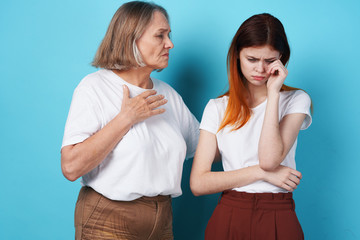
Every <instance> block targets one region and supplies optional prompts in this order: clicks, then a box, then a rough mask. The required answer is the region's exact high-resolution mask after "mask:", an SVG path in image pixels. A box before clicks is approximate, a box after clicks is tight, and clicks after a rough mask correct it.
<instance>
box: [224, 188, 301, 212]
mask: <svg viewBox="0 0 360 240" xmlns="http://www.w3.org/2000/svg"><path fill="white" fill-rule="evenodd" d="M219 204H224V205H228V206H231V207H234V208H242V209H273V210H281V209H292V210H295V202H294V200H293V198H292V193H247V192H237V191H234V190H226V191H224V192H223V193H222V195H221V200H220V203H219Z"/></svg>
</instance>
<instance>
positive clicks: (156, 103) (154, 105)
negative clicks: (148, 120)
mask: <svg viewBox="0 0 360 240" xmlns="http://www.w3.org/2000/svg"><path fill="white" fill-rule="evenodd" d="M166 103H167V100H166V99H159V100H156V101H154V102H152V103H151V104H149V108H150V109H154V108H158V107H160V106H162V105H164V104H166Z"/></svg>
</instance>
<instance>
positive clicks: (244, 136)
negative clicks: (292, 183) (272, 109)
mask: <svg viewBox="0 0 360 240" xmlns="http://www.w3.org/2000/svg"><path fill="white" fill-rule="evenodd" d="M228 100H229V97H228V96H224V97H221V98H217V99H211V100H210V101H209V103H208V104H207V106H206V108H205V110H204V113H203V117H202V121H201V124H200V129H204V130H206V131H208V132H211V133H213V134H216V139H217V143H218V148H219V151H220V154H221V157H222V164H223V168H224V171H231V170H237V169H241V168H246V167H249V166H253V165H257V164H259V158H258V144H259V140H260V134H261V129H262V125H263V121H264V116H265V109H266V104H267V100H265V101H264V102H263V103H261V104H260V105H258V106H256V107H255V108H252V109H251V110H252V115H251V118H250V120H249V121H248V122H247V123H246V124H245V125H244V126H243V127H242V128H240V129H239V130H236V131H231V129H232V127H229V126H226V127H225V128H223V129H221V131H219V132H217V131H218V129H219V127H220V123H221V121H222V119H223V117H224V113H225V110H226V107H227V104H228ZM310 105H311V100H310V97H309V95H308V94H306V93H305V92H304V91H301V90H296V91H283V92H280V100H279V121H281V119H282V118H283V117H284V116H285V115H287V114H291V113H304V114H306V118H305V120H304V122H303V124H302V126H301V129H306V128H308V127H309V126H310V124H311V115H310ZM296 145H297V139H296V140H295V142H294V145H293V146H292V147H291V149H290V151H289V153H288V154H287V155H286V157H285V159H284V161H283V162H282V163H281V165H284V166H287V167H290V168H293V169H296V165H295V150H296ZM233 190H236V191H242V192H250V193H262V192H273V193H277V192H286V190H285V189H282V188H279V187H277V186H275V185H272V184H270V183H268V182H265V181H257V182H254V183H252V184H249V185H246V186H243V187H240V188H234V189H233Z"/></svg>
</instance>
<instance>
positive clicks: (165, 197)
mask: <svg viewBox="0 0 360 240" xmlns="http://www.w3.org/2000/svg"><path fill="white" fill-rule="evenodd" d="M82 189H84V190H85V191H88V192H89V193H90V194H95V195H99V196H102V197H104V198H107V197H105V196H103V195H102V194H100V193H98V192H97V191H95V190H94V189H93V188H92V187H89V186H83V187H82ZM109 200H111V199H109ZM170 200H171V196H170V195H157V196H153V197H149V196H142V197H140V198H137V199H134V200H132V201H134V202H135V201H144V202H166V201H170ZM111 201H118V200H111ZM120 202H123V201H120ZM126 202H127V201H126Z"/></svg>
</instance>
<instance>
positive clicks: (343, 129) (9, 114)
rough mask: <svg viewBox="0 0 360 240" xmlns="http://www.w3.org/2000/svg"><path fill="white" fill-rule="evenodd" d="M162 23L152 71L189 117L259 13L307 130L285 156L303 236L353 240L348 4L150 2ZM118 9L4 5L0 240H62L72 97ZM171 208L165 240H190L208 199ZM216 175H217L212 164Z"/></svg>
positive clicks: (41, 2) (355, 21) (358, 6)
mask: <svg viewBox="0 0 360 240" xmlns="http://www.w3.org/2000/svg"><path fill="white" fill-rule="evenodd" d="M156 2H157V3H159V4H160V5H163V6H164V7H165V8H166V9H167V10H168V12H169V14H170V17H171V26H172V32H173V33H172V38H173V42H174V44H175V48H174V49H173V50H172V51H171V54H170V64H169V67H168V68H167V69H165V70H164V71H163V72H161V73H156V74H154V76H155V77H157V78H160V79H162V80H164V81H166V82H168V83H170V84H171V85H172V86H174V87H175V88H176V89H177V90H178V91H179V93H180V94H181V95H182V96H183V98H184V100H185V102H186V103H187V104H188V106H189V108H190V109H191V110H192V111H193V112H194V114H195V115H196V117H197V118H198V119H199V120H200V118H201V114H202V111H203V108H204V107H205V104H206V103H207V101H208V100H209V99H210V98H215V97H216V96H218V95H219V94H221V93H223V92H224V90H225V89H226V87H227V77H226V65H225V59H226V53H227V50H228V47H229V44H230V41H231V39H232V37H233V35H234V34H235V32H236V30H237V28H238V27H239V25H240V24H241V23H242V22H243V21H244V20H245V19H246V18H248V17H250V16H251V15H253V14H256V13H262V12H269V13H271V14H273V15H275V16H276V17H278V18H279V19H280V20H281V21H282V22H283V24H284V26H285V29H286V31H287V34H288V38H289V42H290V45H291V49H292V56H291V58H290V64H289V66H288V68H289V76H288V79H287V83H288V84H289V85H292V86H297V87H300V88H304V89H305V90H306V91H307V92H308V93H309V94H310V95H311V97H312V99H313V104H314V110H315V111H314V116H313V124H312V126H311V127H310V129H308V130H306V131H304V132H301V133H300V135H299V145H298V150H297V164H298V169H299V170H300V171H301V172H302V173H303V180H302V183H301V184H300V186H299V188H298V190H296V192H295V198H296V203H297V206H296V207H297V213H298V216H299V219H300V222H301V224H302V226H303V229H304V232H305V236H306V239H315V240H319V239H334V240H337V239H343V240H347V239H360V228H359V224H360V221H359V215H360V210H359V204H358V203H359V197H360V193H359V185H358V179H359V178H358V176H359V172H358V171H359V169H360V154H359V148H360V144H359V136H360V131H359V122H360V107H359V104H360V94H359V91H358V89H359V87H360V76H359V71H360V60H359V59H360V50H359V43H360V27H359V24H360V14H359V12H360V3H359V1H357V0H353V1H350V0H348V1H346V0H344V1H329V0H327V1H324V0H322V1H321V0H319V1H310V0H303V1H285V0H276V1H268V0H258V1H241V0H237V1H235V0H233V1H209V0H208V1H204V0H198V1H191V0H182V1H169V0H159V1H156ZM122 3H123V1H95V0H77V1H70V0H64V1H45V0H34V1H24V0H14V1H6V2H3V3H2V6H1V8H0V73H1V75H0V110H1V111H0V116H1V117H0V126H1V132H0V136H1V140H0V141H1V144H0V159H1V166H0V176H1V179H2V180H1V183H2V184H1V187H0V239H26V240H29V239H36V240H42V239H45V240H48V239H61V240H62V239H72V238H73V235H74V228H73V210H74V204H75V201H76V198H77V194H78V190H79V188H80V183H79V182H78V181H77V182H76V183H71V182H68V181H67V180H66V179H65V178H64V177H63V176H62V174H61V170H60V145H61V141H62V134H63V128H64V125H65V120H66V117H67V112H68V109H69V105H70V101H71V96H72V92H73V90H74V88H75V86H76V85H77V84H78V82H79V81H80V80H81V79H82V78H83V77H84V76H85V75H86V74H88V73H91V72H94V71H95V70H96V69H94V68H92V67H91V66H90V62H91V61H92V57H93V56H94V54H95V51H96V49H97V47H98V45H99V43H100V41H101V39H102V37H103V36H104V33H105V31H106V28H107V25H108V23H109V21H110V19H111V17H112V15H113V14H114V12H115V11H116V9H117V8H118V7H119V6H120V5H121V4H122ZM191 162H192V161H191V160H190V161H187V162H186V163H185V167H184V175H183V190H184V194H183V196H182V197H179V198H176V199H174V201H173V203H174V204H173V205H174V218H175V219H174V231H175V237H176V238H175V239H177V240H181V239H186V240H187V239H195V240H196V239H202V238H203V232H204V229H205V226H206V223H207V220H208V218H209V217H210V215H211V212H212V210H213V209H214V207H215V205H216V203H217V198H218V195H212V196H205V197H197V198H196V197H194V196H192V194H191V193H190V191H189V184H188V182H189V181H188V178H189V174H190V168H191ZM216 167H217V168H219V166H216Z"/></svg>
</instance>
